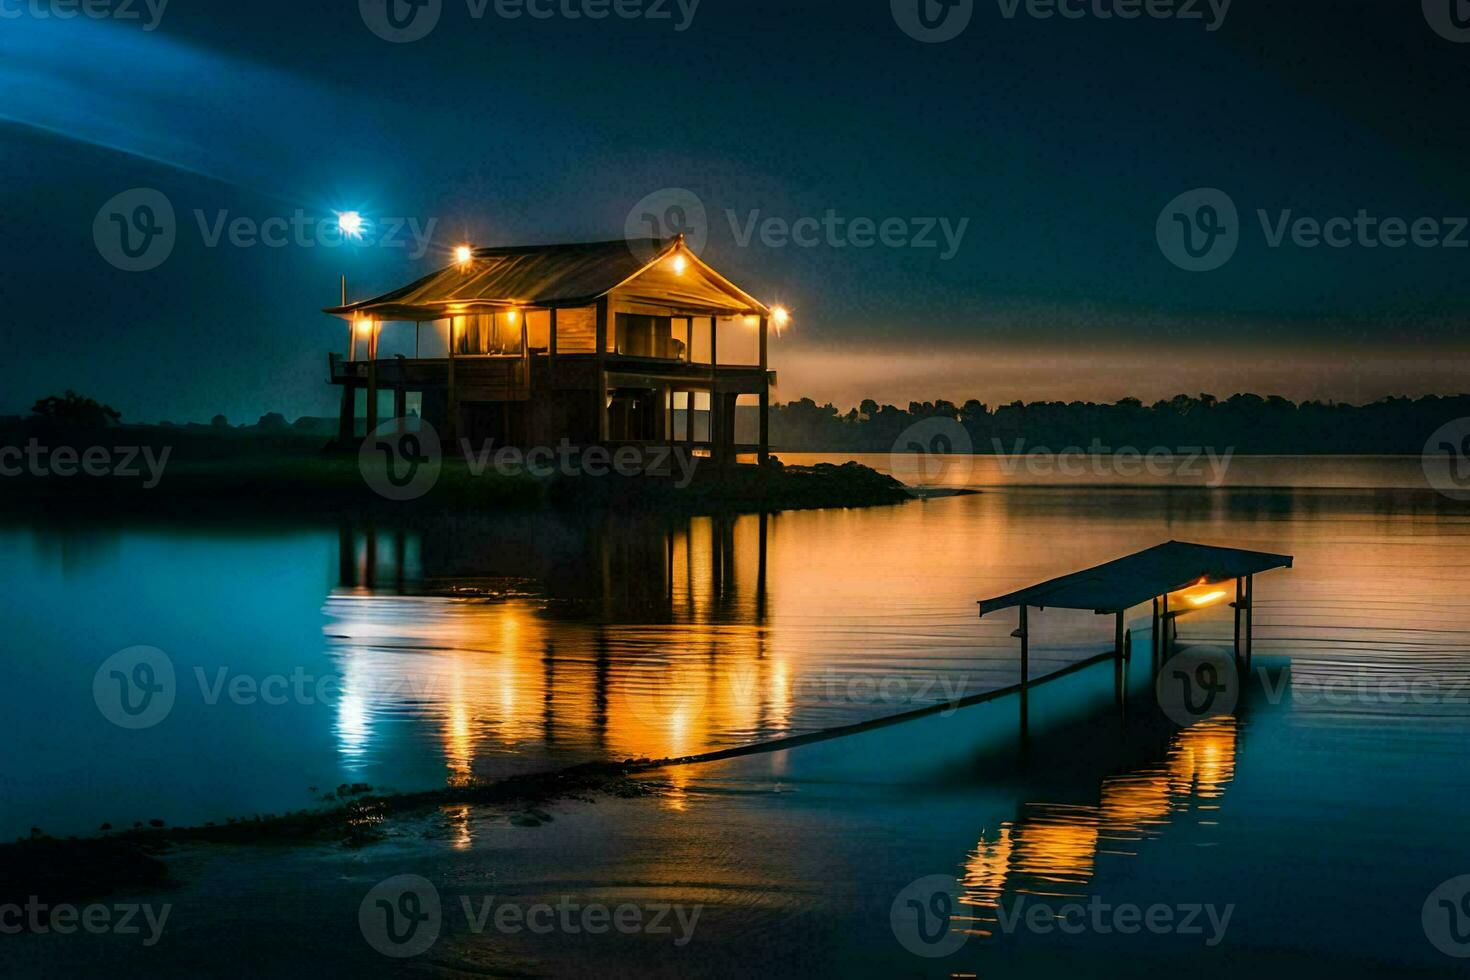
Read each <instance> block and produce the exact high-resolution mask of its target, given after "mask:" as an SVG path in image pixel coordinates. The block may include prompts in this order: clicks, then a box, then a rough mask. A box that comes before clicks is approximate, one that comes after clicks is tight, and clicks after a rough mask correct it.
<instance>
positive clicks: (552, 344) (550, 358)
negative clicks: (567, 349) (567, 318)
mask: <svg viewBox="0 0 1470 980" xmlns="http://www.w3.org/2000/svg"><path fill="white" fill-rule="evenodd" d="M546 365H547V368H548V369H549V373H550V374H551V375H552V380H554V379H555V374H556V307H554V306H553V307H552V308H551V335H550V337H549V338H548V339H547V344H546Z"/></svg>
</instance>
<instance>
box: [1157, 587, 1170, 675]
mask: <svg viewBox="0 0 1470 980" xmlns="http://www.w3.org/2000/svg"><path fill="white" fill-rule="evenodd" d="M1169 623H1170V620H1169V597H1168V595H1165V596H1164V614H1163V627H1164V634H1163V637H1162V642H1163V648H1162V649H1161V650H1160V651H1159V666H1163V665H1164V664H1166V663H1168V662H1169V654H1170V652H1171V651H1172V647H1173V643H1172V641H1171V639H1170V637H1169V630H1170V626H1169Z"/></svg>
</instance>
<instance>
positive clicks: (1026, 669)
mask: <svg viewBox="0 0 1470 980" xmlns="http://www.w3.org/2000/svg"><path fill="white" fill-rule="evenodd" d="M1026 618H1027V617H1026V607H1025V606H1024V605H1023V606H1021V625H1020V628H1019V629H1017V630H1016V633H1017V635H1018V636H1019V637H1020V638H1021V686H1022V687H1023V688H1024V687H1026V686H1027V685H1028V684H1029V683H1030V681H1031V630H1030V627H1029V624H1028V623H1027V621H1026Z"/></svg>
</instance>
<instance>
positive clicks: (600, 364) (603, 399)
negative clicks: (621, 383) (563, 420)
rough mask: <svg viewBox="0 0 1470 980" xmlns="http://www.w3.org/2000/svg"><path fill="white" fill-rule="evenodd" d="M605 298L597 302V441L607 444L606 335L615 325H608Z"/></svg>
mask: <svg viewBox="0 0 1470 980" xmlns="http://www.w3.org/2000/svg"><path fill="white" fill-rule="evenodd" d="M609 320H610V313H609V310H608V302H607V297H606V296H604V297H602V299H600V300H598V301H597V396H596V397H597V441H598V442H604V443H605V442H607V437H608V418H607V416H608V407H607V335H608V330H609V329H610V328H613V329H615V328H616V324H614V323H610V322H609Z"/></svg>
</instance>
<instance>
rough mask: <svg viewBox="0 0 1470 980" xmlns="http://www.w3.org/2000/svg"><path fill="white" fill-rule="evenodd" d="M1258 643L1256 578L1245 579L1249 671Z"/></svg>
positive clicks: (1246, 639)
mask: <svg viewBox="0 0 1470 980" xmlns="http://www.w3.org/2000/svg"><path fill="white" fill-rule="evenodd" d="M1255 643H1256V577H1255V576H1254V575H1247V576H1246V577H1245V666H1246V669H1247V670H1249V669H1250V666H1251V661H1253V660H1254V659H1255Z"/></svg>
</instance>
